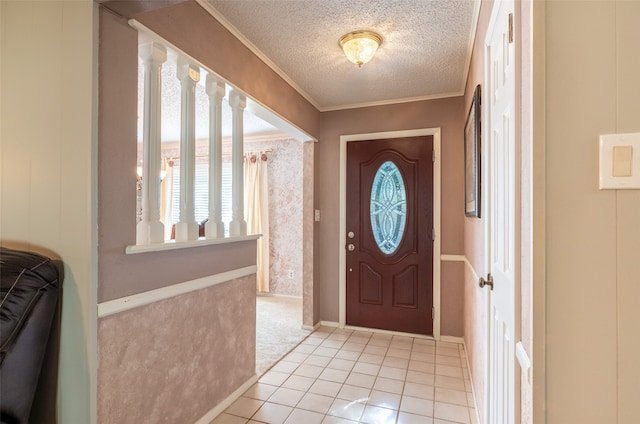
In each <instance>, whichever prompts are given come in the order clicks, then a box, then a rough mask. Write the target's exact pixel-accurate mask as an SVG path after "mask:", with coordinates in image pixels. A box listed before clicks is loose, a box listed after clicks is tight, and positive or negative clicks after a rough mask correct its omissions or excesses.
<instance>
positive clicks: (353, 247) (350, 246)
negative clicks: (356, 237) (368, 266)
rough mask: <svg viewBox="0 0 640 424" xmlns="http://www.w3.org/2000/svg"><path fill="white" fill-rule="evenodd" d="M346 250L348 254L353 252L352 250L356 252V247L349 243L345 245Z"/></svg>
mask: <svg viewBox="0 0 640 424" xmlns="http://www.w3.org/2000/svg"><path fill="white" fill-rule="evenodd" d="M347 250H348V251H349V252H353V251H354V250H356V247H355V246H354V245H353V243H349V244H348V245H347Z"/></svg>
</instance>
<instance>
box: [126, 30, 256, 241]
mask: <svg viewBox="0 0 640 424" xmlns="http://www.w3.org/2000/svg"><path fill="white" fill-rule="evenodd" d="M139 54H140V58H141V59H142V61H143V63H144V78H145V80H144V111H143V119H144V124H143V125H144V129H143V163H142V164H143V172H142V200H141V204H142V213H141V220H140V222H139V223H138V224H137V229H136V244H137V245H148V244H152V243H162V242H164V241H165V240H164V225H163V223H162V222H161V221H160V184H161V178H160V167H161V109H160V108H161V104H162V93H161V86H162V84H161V75H162V72H161V71H162V66H163V64H164V63H165V62H166V61H167V49H166V47H165V46H163V45H162V44H160V43H157V42H152V43H146V44H140V45H139ZM172 57H175V56H172ZM200 72H201V69H200V68H199V67H198V66H196V65H194V64H193V62H192V61H189V60H187V59H186V58H184V57H183V56H182V55H181V54H180V53H178V54H177V77H178V80H179V81H180V86H181V121H180V125H181V128H180V218H179V221H178V223H176V226H175V239H176V241H188V240H197V239H198V238H199V227H198V223H197V222H196V220H195V168H196V134H195V128H196V122H195V120H196V85H197V84H198V83H199V81H200ZM205 88H206V93H207V95H208V100H209V218H208V221H207V223H206V225H205V238H207V239H216V238H222V237H224V236H225V228H224V223H223V222H222V101H223V99H224V96H225V93H226V84H225V83H224V82H222V81H221V80H220V79H219V78H218V77H216V76H215V75H214V74H211V73H207V76H206V83H205ZM246 104H247V103H246V96H245V95H244V94H242V93H240V92H239V91H236V90H232V91H231V92H230V94H229V105H230V106H231V112H232V159H231V160H232V167H231V168H232V171H231V172H232V177H231V178H232V180H231V186H232V201H231V204H232V220H231V222H230V223H229V235H230V236H232V237H237V236H245V235H246V234H247V223H246V221H245V219H244V161H243V153H244V152H243V144H244V110H245V107H246ZM166 225H171V224H170V223H167V224H166Z"/></svg>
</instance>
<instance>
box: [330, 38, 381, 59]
mask: <svg viewBox="0 0 640 424" xmlns="http://www.w3.org/2000/svg"><path fill="white" fill-rule="evenodd" d="M339 44H340V47H342V51H344V54H345V55H346V56H347V59H349V60H350V61H351V62H353V63H355V64H356V65H358V66H359V67H361V66H362V65H364V64H365V63H367V62H368V61H370V60H371V59H372V58H373V55H374V54H376V50H378V47H380V44H382V37H381V36H380V35H379V34H376V33H375V32H372V31H353V32H350V33H348V34H345V35H343V36H342V38H340V41H339Z"/></svg>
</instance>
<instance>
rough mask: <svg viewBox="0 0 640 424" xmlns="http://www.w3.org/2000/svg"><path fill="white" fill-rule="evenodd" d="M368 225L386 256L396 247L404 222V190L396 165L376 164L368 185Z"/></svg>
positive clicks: (405, 202) (405, 215)
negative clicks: (371, 180)
mask: <svg viewBox="0 0 640 424" xmlns="http://www.w3.org/2000/svg"><path fill="white" fill-rule="evenodd" d="M370 210H371V228H372V229H373V237H374V238H375V240H376V243H377V244H378V247H379V248H380V250H381V251H382V253H385V254H387V255H391V254H392V253H393V252H395V251H396V249H398V246H399V245H400V241H402V236H403V235H404V228H405V224H406V221H407V191H406V186H405V184H404V180H403V179H402V174H400V170H399V169H398V167H397V166H396V165H395V164H394V163H393V162H391V161H387V162H385V163H383V164H382V165H380V168H378V171H377V172H376V175H375V177H374V178H373V186H372V187H371V208H370Z"/></svg>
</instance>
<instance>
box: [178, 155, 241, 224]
mask: <svg viewBox="0 0 640 424" xmlns="http://www.w3.org/2000/svg"><path fill="white" fill-rule="evenodd" d="M171 203H172V208H171V222H172V224H175V223H177V222H178V221H180V163H179V162H178V161H176V162H175V164H174V167H173V196H172V199H171ZM195 216H196V222H197V223H198V224H200V223H201V222H202V221H204V220H205V219H207V218H208V217H209V164H208V163H206V162H203V163H197V164H196V186H195ZM222 222H224V229H225V236H228V235H229V223H230V222H231V163H230V162H223V163H222Z"/></svg>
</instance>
